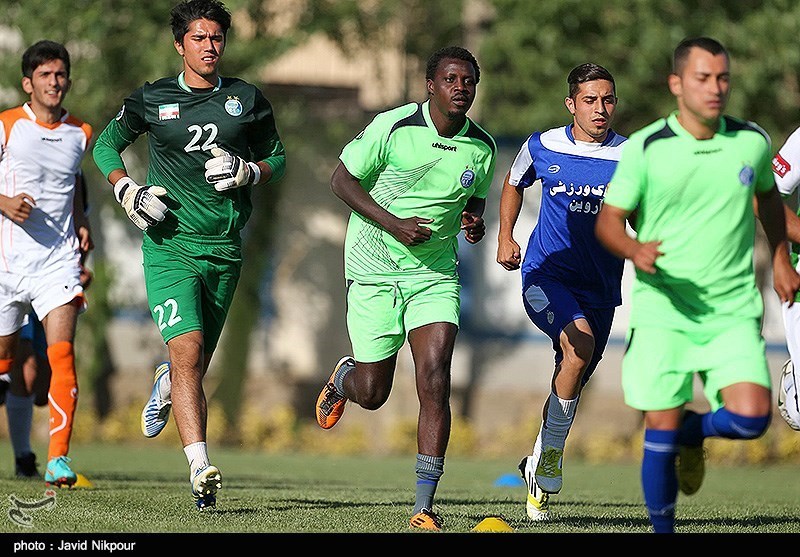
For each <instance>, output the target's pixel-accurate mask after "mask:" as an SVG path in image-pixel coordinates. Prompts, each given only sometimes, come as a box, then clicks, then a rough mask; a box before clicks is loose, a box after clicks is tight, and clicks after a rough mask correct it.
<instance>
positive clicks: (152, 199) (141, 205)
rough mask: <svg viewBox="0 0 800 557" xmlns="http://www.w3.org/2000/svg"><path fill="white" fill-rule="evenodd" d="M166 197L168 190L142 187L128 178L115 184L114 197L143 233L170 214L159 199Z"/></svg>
mask: <svg viewBox="0 0 800 557" xmlns="http://www.w3.org/2000/svg"><path fill="white" fill-rule="evenodd" d="M164 195H167V190H166V189H164V188H162V187H161V186H140V185H139V184H137V183H136V182H134V181H133V179H132V178H130V177H128V176H125V177H123V178H120V179H119V180H117V183H116V184H114V197H116V198H117V201H118V202H119V204H120V205H122V208H123V209H125V212H126V213H127V214H128V218H129V219H131V222H133V224H135V225H136V226H138V227H139V229H140V230H142V231H144V230H147V228H148V227H150V226H153V225H155V224H158V223H159V222H161V221H163V220H164V217H165V216H166V215H167V213H168V212H169V209H168V208H167V206H166V205H164V202H163V201H161V200H160V199H159V197H162V196H164Z"/></svg>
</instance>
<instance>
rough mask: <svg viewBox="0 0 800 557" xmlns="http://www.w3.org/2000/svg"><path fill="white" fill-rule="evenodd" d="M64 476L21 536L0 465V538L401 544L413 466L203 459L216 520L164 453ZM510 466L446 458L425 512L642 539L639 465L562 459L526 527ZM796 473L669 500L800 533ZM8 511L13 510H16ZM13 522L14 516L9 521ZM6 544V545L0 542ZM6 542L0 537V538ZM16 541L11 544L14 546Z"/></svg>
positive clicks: (40, 486) (698, 514) (218, 453)
mask: <svg viewBox="0 0 800 557" xmlns="http://www.w3.org/2000/svg"><path fill="white" fill-rule="evenodd" d="M70 453H71V456H72V457H73V463H72V464H73V468H74V469H75V470H76V471H77V472H80V473H82V474H84V475H85V476H86V477H87V478H89V479H90V480H91V481H92V482H93V485H94V487H93V488H91V489H71V490H66V489H61V490H56V493H55V505H49V506H47V507H46V508H40V509H29V510H26V511H25V513H26V514H27V516H28V517H29V519H30V528H25V527H22V526H19V525H18V523H17V522H15V521H14V520H12V518H11V514H10V511H11V507H12V506H13V505H14V503H13V501H12V500H11V496H13V497H14V498H15V499H16V500H17V501H21V502H28V503H30V502H35V501H37V500H42V499H44V498H45V495H44V483H43V482H38V481H30V480H18V479H15V478H14V477H13V469H12V468H11V464H12V459H11V458H10V455H9V454H8V451H6V452H4V453H3V454H2V462H0V493H3V494H5V495H4V497H3V499H2V500H3V516H2V517H0V532H3V533H6V534H24V535H28V534H44V533H189V532H205V533H407V532H409V529H408V519H409V516H410V512H411V507H412V506H413V499H414V493H413V489H414V481H415V480H414V472H413V469H414V461H413V455H409V456H407V457H386V458H384V457H356V456H353V457H342V456H337V457H332V458H326V457H320V456H318V455H298V454H291V455H273V454H261V453H252V452H242V451H233V450H226V449H221V448H213V449H212V452H211V455H212V457H213V462H214V463H215V464H216V465H217V466H218V467H219V468H220V469H221V470H222V473H223V483H224V486H223V489H222V490H221V491H220V493H219V498H218V504H217V508H216V509H215V510H210V511H203V512H199V511H197V510H196V509H195V507H194V505H193V503H192V499H191V495H190V493H189V483H188V469H187V466H186V461H185V459H184V457H183V454H182V452H181V451H180V450H179V449H177V448H175V449H170V448H165V447H152V446H148V445H146V444H138V445H110V444H109V445H73V448H72V449H71V451H70ZM516 464H517V463H516V462H514V461H509V460H502V461H500V460H479V459H472V458H470V459H466V458H459V457H448V459H447V462H446V467H445V475H444V477H443V479H442V483H441V484H440V486H439V490H438V492H437V500H436V501H437V502H436V511H437V512H438V513H440V514H441V515H442V516H443V518H444V520H445V530H446V532H449V533H467V532H471V531H472V529H473V528H474V527H475V525H476V524H477V523H478V522H479V521H480V520H481V519H483V518H484V517H487V516H493V515H494V516H496V515H500V516H502V517H504V519H505V520H506V522H508V524H510V525H511V526H512V527H513V528H514V530H515V532H517V533H527V534H536V533H640V534H644V533H648V532H649V531H650V527H649V523H648V520H647V516H646V514H645V509H644V505H643V503H642V495H641V488H640V483H639V466H638V464H633V463H632V464H625V465H619V464H614V465H595V464H592V465H589V464H586V463H581V462H573V461H569V460H568V461H567V462H566V464H565V471H564V485H565V487H564V491H563V492H562V494H560V495H558V496H556V497H554V498H553V499H551V501H552V503H551V509H552V514H553V519H552V520H551V521H549V522H545V523H532V522H529V521H528V520H527V518H526V514H525V505H524V501H525V488H524V486H519V485H516V486H514V485H512V486H499V487H498V486H495V482H496V480H498V478H500V477H503V476H506V477H508V478H511V477H513V476H515V475H516V473H517V471H516ZM796 475H797V468H796V466H789V465H786V466H783V465H781V466H772V465H770V466H764V467H746V468H745V467H737V468H731V467H724V466H719V465H713V466H710V467H709V469H708V471H707V474H706V481H705V483H704V485H703V488H702V489H701V490H700V492H698V493H697V494H696V495H694V496H692V497H685V496H683V495H681V496H680V497H679V500H678V522H677V530H678V531H679V532H681V533H706V534H707V533H800V482H797V481H795V477H796ZM18 506H19V504H18ZM17 518H19V515H17ZM12 537H13V536H12ZM3 538H4V539H5V538H8V536H3ZM15 539H16V538H15Z"/></svg>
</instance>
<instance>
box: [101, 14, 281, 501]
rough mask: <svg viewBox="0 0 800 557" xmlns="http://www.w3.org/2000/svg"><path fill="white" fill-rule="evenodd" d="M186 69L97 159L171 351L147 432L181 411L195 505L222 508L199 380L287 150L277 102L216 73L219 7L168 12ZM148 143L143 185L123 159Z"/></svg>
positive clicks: (110, 131)
mask: <svg viewBox="0 0 800 557" xmlns="http://www.w3.org/2000/svg"><path fill="white" fill-rule="evenodd" d="M170 24H171V26H172V32H173V35H174V38H175V49H176V50H177V51H178V54H180V56H181V57H182V58H183V71H182V72H181V73H180V74H179V75H178V76H174V77H166V78H163V79H159V80H158V81H156V82H154V83H145V85H144V86H143V87H141V88H139V89H137V90H136V91H134V92H133V93H131V95H130V96H129V97H128V98H126V99H125V102H124V103H123V106H122V109H121V110H120V111H119V114H117V116H116V118H115V119H114V120H112V121H111V122H110V123H109V124H108V126H107V127H106V129H105V130H104V131H103V132H102V134H101V135H100V137H99V138H98V140H97V145H96V147H95V149H94V159H95V162H96V163H97V166H98V167H99V168H100V170H101V171H102V172H103V174H104V175H105V176H106V177H107V178H108V181H109V182H111V184H113V185H114V194H115V196H116V198H117V201H119V203H120V204H121V205H122V206H123V208H124V209H125V211H126V213H127V214H128V216H129V217H130V219H131V220H132V221H133V222H134V224H136V225H137V226H138V227H139V228H140V229H142V230H143V231H144V237H143V240H142V253H143V266H144V275H145V284H146V288H147V300H148V304H149V306H150V312H151V314H152V316H153V319H154V321H155V322H156V324H157V325H158V328H159V331H160V332H161V335H162V337H163V339H164V342H165V343H166V344H167V347H168V349H169V361H168V362H164V363H163V364H161V365H160V366H158V368H157V369H156V377H155V381H154V386H153V390H152V393H151V397H150V400H149V401H148V403H147V405H146V406H145V409H144V411H143V413H142V431H143V433H144V434H145V436H147V437H154V436H156V435H158V434H159V433H160V432H161V430H162V429H163V428H164V426H165V425H166V423H167V419H168V417H169V411H170V408H171V407H172V406H173V403H174V407H175V424H176V426H177V428H178V433H179V435H180V438H181V442H182V443H183V450H184V453H185V454H186V458H187V459H188V461H189V467H190V480H191V483H192V495H193V496H194V498H195V502H196V504H197V506H198V508H201V509H202V508H204V507H207V506H214V505H215V503H216V491H217V489H219V487H221V474H220V471H219V470H218V469H217V468H216V467H215V466H213V465H211V464H210V462H209V458H208V452H207V449H206V421H207V407H206V397H205V394H204V391H203V384H202V380H203V376H204V375H205V373H206V371H207V370H208V365H209V362H210V361H211V357H212V355H213V354H214V349H215V348H216V346H217V342H218V340H219V336H220V333H221V332H222V327H223V325H224V323H225V318H226V316H227V314H228V309H229V308H230V304H231V301H232V299H233V295H234V291H235V289H236V284H237V282H238V280H239V275H240V270H241V265H242V256H241V238H240V231H241V229H242V228H243V227H244V225H245V223H246V222H247V220H248V218H249V217H250V213H251V211H252V203H251V199H250V196H251V194H252V191H253V188H254V187H255V186H259V185H263V184H266V183H268V182H274V181H276V180H278V179H279V178H280V177H281V176H282V175H283V173H284V169H285V164H286V161H285V153H284V148H283V144H282V143H281V140H280V137H279V136H278V132H277V130H276V128H275V120H274V118H273V114H272V107H271V105H270V103H269V102H268V101H267V100H266V99H265V98H264V96H263V95H262V94H261V91H259V89H258V88H257V87H255V86H253V85H251V84H249V83H246V82H244V81H242V80H240V79H236V78H227V77H220V75H219V70H218V65H219V62H220V59H221V58H222V54H223V52H224V51H225V41H226V34H227V31H228V29H229V28H230V24H231V15H230V13H229V12H228V10H227V9H226V7H225V5H224V4H222V3H221V2H218V1H217V0H187V1H184V2H181V3H180V4H178V5H177V6H175V7H174V8H173V9H172V12H171V21H170ZM142 134H147V135H148V140H149V154H150V157H149V167H148V172H147V178H146V184H147V185H139V184H137V183H136V181H134V180H133V178H131V177H130V176H128V173H127V171H126V169H125V165H124V163H123V161H122V158H121V156H120V153H121V152H122V151H124V150H125V149H126V148H127V147H128V146H129V145H131V144H132V143H133V142H134V141H135V140H136V139H137V138H138V137H139V136H140V135H142Z"/></svg>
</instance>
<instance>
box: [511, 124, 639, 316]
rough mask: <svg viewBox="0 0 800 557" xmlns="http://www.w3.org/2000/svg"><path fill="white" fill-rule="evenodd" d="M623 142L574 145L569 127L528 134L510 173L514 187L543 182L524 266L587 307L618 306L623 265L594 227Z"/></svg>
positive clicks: (611, 137)
mask: <svg viewBox="0 0 800 557" xmlns="http://www.w3.org/2000/svg"><path fill="white" fill-rule="evenodd" d="M625 140H626V138H625V137H623V136H621V135H619V134H616V133H614V132H613V131H610V130H609V132H608V137H606V140H605V141H604V142H603V143H587V142H583V141H576V140H575V138H574V137H573V135H572V125H568V126H563V127H560V128H553V129H551V130H548V131H545V132H536V133H534V134H533V135H531V136H530V137H529V138H528V139H527V141H526V142H525V143H524V144H523V145H522V147H521V148H520V151H519V153H518V154H517V157H516V159H514V163H513V164H512V165H511V170H510V171H509V179H508V180H509V183H510V184H511V185H512V186H517V187H521V188H527V187H529V186H531V185H533V184H535V183H541V187H542V199H541V204H540V207H539V219H538V221H537V223H536V226H535V227H534V229H533V232H532V233H531V237H530V240H529V241H528V247H527V249H526V251H525V259H524V260H523V262H522V279H523V284H527V281H526V278H527V277H528V276H529V275H532V274H538V275H540V276H545V277H548V278H551V279H553V280H556V281H558V282H560V283H561V284H563V285H565V286H566V287H567V288H569V290H570V291H572V293H573V294H574V296H575V298H576V299H577V300H578V301H579V302H580V303H581V304H582V305H585V306H586V307H596V308H600V307H616V306H618V305H620V304H621V303H622V293H621V289H622V287H621V283H622V269H623V263H624V261H623V260H622V259H620V258H618V257H616V256H614V255H612V254H611V253H609V252H608V251H607V250H606V249H605V248H604V247H603V246H601V245H600V243H599V242H598V241H597V237H596V236H595V233H594V225H595V221H596V220H597V214H598V213H599V212H600V207H601V205H602V203H603V197H604V195H605V192H606V187H607V186H608V183H609V182H610V181H611V176H612V174H613V173H614V169H615V168H616V166H617V161H619V157H620V153H621V152H622V146H623V144H624V143H625Z"/></svg>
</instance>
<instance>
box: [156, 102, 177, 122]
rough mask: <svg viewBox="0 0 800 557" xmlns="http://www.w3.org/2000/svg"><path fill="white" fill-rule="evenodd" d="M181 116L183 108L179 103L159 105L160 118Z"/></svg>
mask: <svg viewBox="0 0 800 557" xmlns="http://www.w3.org/2000/svg"><path fill="white" fill-rule="evenodd" d="M180 117H181V108H180V106H178V103H170V104H160V105H158V119H159V120H177V119H178V118H180Z"/></svg>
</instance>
